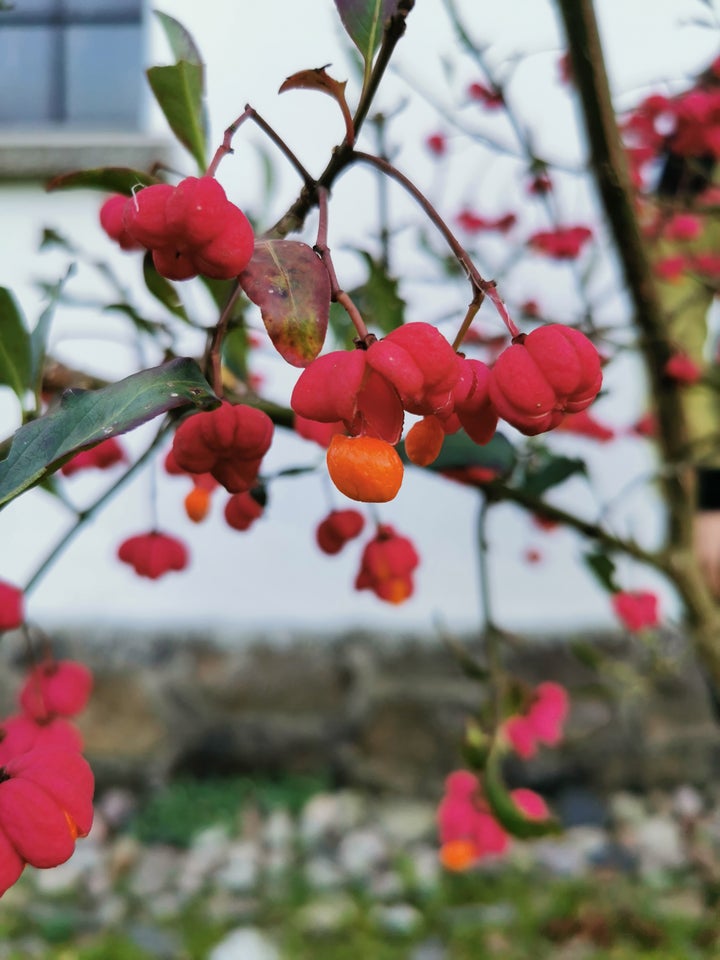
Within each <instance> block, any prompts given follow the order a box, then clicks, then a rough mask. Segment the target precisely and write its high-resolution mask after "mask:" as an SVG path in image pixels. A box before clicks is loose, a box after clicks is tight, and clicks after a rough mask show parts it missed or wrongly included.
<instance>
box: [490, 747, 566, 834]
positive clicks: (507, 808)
mask: <svg viewBox="0 0 720 960" xmlns="http://www.w3.org/2000/svg"><path fill="white" fill-rule="evenodd" d="M482 785H483V793H484V794H485V798H486V799H487V802H488V805H489V806H490V810H491V812H492V814H493V816H494V817H495V819H496V820H497V821H498V822H499V823H500V825H501V826H503V827H504V828H505V829H506V830H507V831H508V833H510V834H512V836H514V837H520V838H522V839H528V838H530V837H544V836H547V835H548V834H551V833H560V832H561V827H560V824H559V823H558V821H557V820H555V819H554V818H553V817H550V818H548V819H544V820H535V819H531V818H529V817H527V816H526V815H525V814H524V813H523V812H522V810H520V808H519V807H518V806H517V805H516V803H515V801H514V800H513V798H512V796H511V794H510V792H509V791H508V789H507V787H506V786H505V784H504V782H503V779H502V774H501V772H500V755H499V752H498V747H497V742H496V745H495V746H493V748H492V750H491V751H490V753H489V755H488V759H487V763H486V764H485V767H484V769H483V777H482Z"/></svg>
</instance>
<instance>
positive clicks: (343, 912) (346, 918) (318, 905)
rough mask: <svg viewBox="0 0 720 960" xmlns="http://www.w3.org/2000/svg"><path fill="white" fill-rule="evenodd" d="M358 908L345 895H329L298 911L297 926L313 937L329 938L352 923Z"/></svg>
mask: <svg viewBox="0 0 720 960" xmlns="http://www.w3.org/2000/svg"><path fill="white" fill-rule="evenodd" d="M357 915H358V906H357V904H356V903H355V901H354V900H353V899H352V898H351V897H349V896H348V895H347V894H345V893H337V894H333V895H328V896H326V897H323V898H321V899H318V900H314V901H312V902H311V903H308V904H306V905H305V906H304V907H302V908H301V909H300V910H299V911H298V915H297V921H296V922H297V924H298V926H299V928H300V929H301V930H303V931H304V932H305V933H308V934H310V935H312V936H327V935H328V934H331V933H336V932H337V931H338V930H341V929H342V928H343V927H345V926H347V925H348V924H349V923H352V922H353V921H354V920H355V919H356V917H357Z"/></svg>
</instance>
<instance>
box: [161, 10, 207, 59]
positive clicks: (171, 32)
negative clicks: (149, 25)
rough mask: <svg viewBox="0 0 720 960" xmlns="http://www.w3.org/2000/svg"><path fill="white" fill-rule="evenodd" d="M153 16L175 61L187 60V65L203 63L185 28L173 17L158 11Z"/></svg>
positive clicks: (192, 39)
mask: <svg viewBox="0 0 720 960" xmlns="http://www.w3.org/2000/svg"><path fill="white" fill-rule="evenodd" d="M155 16H156V17H157V18H158V20H159V21H160V23H161V24H162V28H163V30H164V31H165V36H166V37H167V41H168V43H169V44H170V49H171V50H172V54H173V56H174V57H175V61H176V62H178V61H180V60H187V62H188V63H197V64H201V63H202V62H203V61H202V57H201V55H200V51H199V50H198V46H197V44H196V43H195V40H194V38H193V35H192V34H191V33H190V31H189V30H188V29H187V27H184V26H183V25H182V24H181V23H180V21H179V20H176V19H175V17H171V16H170V15H169V14H168V13H162V12H161V11H160V10H156V11H155Z"/></svg>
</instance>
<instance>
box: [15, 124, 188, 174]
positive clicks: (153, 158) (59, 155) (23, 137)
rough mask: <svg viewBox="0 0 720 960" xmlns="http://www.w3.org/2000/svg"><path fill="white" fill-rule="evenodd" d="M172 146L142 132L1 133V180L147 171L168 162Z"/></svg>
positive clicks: (42, 131) (44, 131)
mask: <svg viewBox="0 0 720 960" xmlns="http://www.w3.org/2000/svg"><path fill="white" fill-rule="evenodd" d="M172 149H173V147H172V143H171V142H170V141H168V140H166V139H164V138H160V137H155V136H150V135H148V134H143V133H127V132H117V131H94V130H93V131H70V130H27V131H26V130H0V180H46V179H49V178H50V177H54V176H57V175H58V174H60V173H69V172H70V171H72V170H82V169H91V168H93V167H133V168H135V169H139V170H147V169H149V168H150V167H151V166H152V165H153V164H154V163H159V162H162V163H167V162H168V161H169V158H170V155H171V153H172Z"/></svg>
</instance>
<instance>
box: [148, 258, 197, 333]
mask: <svg viewBox="0 0 720 960" xmlns="http://www.w3.org/2000/svg"><path fill="white" fill-rule="evenodd" d="M143 278H144V280H145V286H146V287H147V288H148V290H149V292H150V293H151V294H152V295H153V296H154V297H155V299H156V300H159V301H160V303H161V304H162V305H163V306H164V307H165V309H166V310H169V311H170V313H172V314H174V315H175V316H176V317H179V318H180V319H181V320H184V321H185V323H189V322H190V320H189V318H188V315H187V313H186V312H185V307H184V306H183V302H182V300H181V299H180V295H179V293H178V291H177V287H176V286H175V284H172V283H170V281H169V280H166V279H165V277H161V276H160V274H159V273H158V272H157V270H156V269H155V265H154V263H153V259H152V254H151V253H146V254H145V258H144V259H143Z"/></svg>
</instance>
